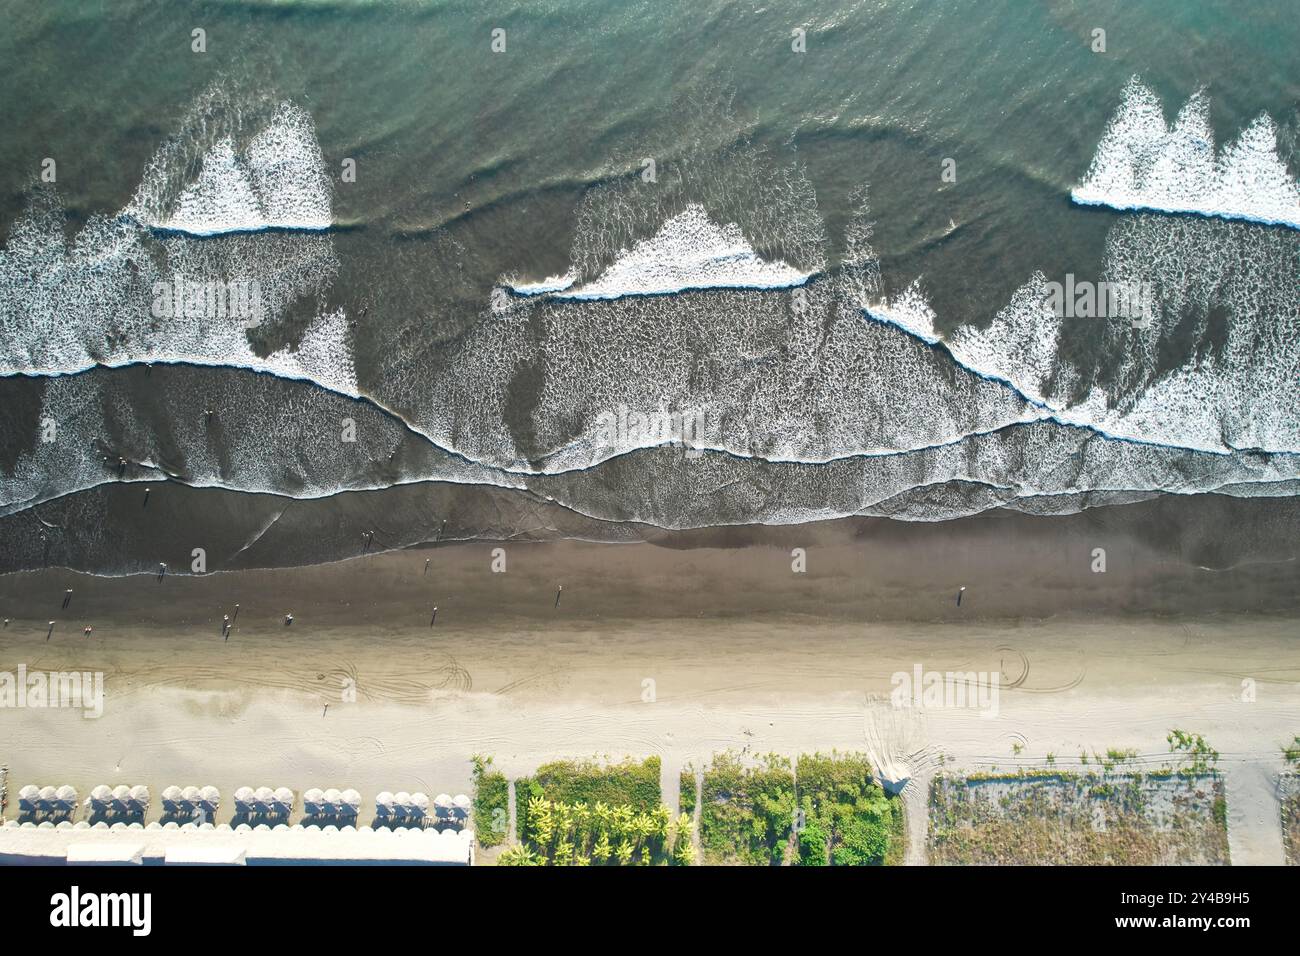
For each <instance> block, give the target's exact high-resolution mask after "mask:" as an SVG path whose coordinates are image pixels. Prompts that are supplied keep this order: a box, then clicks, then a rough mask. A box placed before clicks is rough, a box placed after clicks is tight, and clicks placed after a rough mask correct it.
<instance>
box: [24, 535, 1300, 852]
mask: <svg viewBox="0 0 1300 956" xmlns="http://www.w3.org/2000/svg"><path fill="white" fill-rule="evenodd" d="M1022 520H1023V519H1022ZM1033 520H1051V519H1033ZM800 530H802V531H803V533H804V535H805V536H806V538H807V540H808V544H807V549H808V554H807V558H808V571H807V573H806V574H795V573H792V571H791V560H792V559H791V555H790V550H789V549H790V546H791V542H790V540H782V541H781V542H780V546H779V547H778V546H776V545H774V544H762V543H752V542H751V543H750V546H748V547H745V548H740V549H736V548H722V547H717V548H693V549H690V550H682V549H672V548H665V547H659V546H656V545H652V544H636V545H596V544H583V543H577V542H558V543H544V544H541V543H539V544H518V545H506V546H505V549H506V560H507V562H508V563H507V568H508V570H507V571H506V572H505V573H501V574H497V573H493V572H492V571H491V562H492V553H491V552H492V548H493V547H494V546H493V545H488V544H476V545H457V546H453V547H442V548H437V549H431V550H423V551H407V552H400V553H395V554H384V555H375V556H371V557H366V558H361V559H356V560H353V561H348V562H342V563H337V564H331V565H323V566H318V567H313V568H303V569H296V570H275V571H243V572H233V573H223V574H213V575H208V576H205V577H201V578H182V577H179V576H169V577H168V578H167V579H166V580H164V581H163V582H161V583H159V582H158V581H156V580H155V579H154V578H153V577H151V576H135V577H128V578H116V579H105V578H94V577H90V576H86V575H80V574H74V573H72V572H66V571H57V570H47V571H40V572H31V573H23V574H12V575H6V576H4V577H0V614H2V615H3V616H5V617H9V618H11V619H12V620H11V623H10V624H9V625H8V627H7V628H5V629H4V630H3V631H0V671H4V670H7V671H14V670H15V669H16V668H17V666H18V665H19V664H26V665H27V667H28V668H29V669H32V670H36V669H40V670H72V669H76V670H90V671H96V670H102V671H103V672H104V673H105V681H106V702H105V712H104V715H103V717H102V718H100V719H98V720H88V719H84V718H82V717H81V716H80V715H79V713H78V712H76V711H72V710H36V709H26V710H21V709H13V710H5V711H0V731H2V732H0V762H4V763H7V764H8V766H9V769H10V778H9V779H10V792H11V799H12V795H13V794H15V793H16V790H17V788H18V787H20V786H22V785H24V784H27V783H37V784H42V785H43V784H63V783H71V784H73V785H74V786H76V787H78V789H79V790H80V791H81V792H82V793H83V795H84V794H85V792H86V791H88V790H89V788H90V787H92V786H94V785H96V784H99V783H107V784H117V783H128V784H136V783H144V784H147V785H148V786H150V787H151V788H152V790H153V793H154V794H155V799H156V798H157V795H158V794H159V793H160V791H161V789H162V788H163V787H164V786H167V785H169V784H176V785H181V786H184V785H189V784H195V785H206V784H214V785H216V786H218V787H219V788H220V789H221V790H222V793H223V794H224V795H225V797H226V799H227V801H228V800H229V798H230V795H231V793H233V790H234V789H235V788H236V787H238V786H245V785H247V786H261V785H267V786H272V787H278V786H289V787H292V788H294V789H295V790H299V791H301V790H303V789H305V788H307V787H312V786H318V787H329V786H335V787H340V788H342V787H355V788H357V789H358V790H360V791H361V792H362V794H363V795H364V796H365V797H366V799H367V800H370V799H372V798H373V796H374V794H375V793H377V792H378V791H380V790H392V791H397V790H409V791H415V790H423V791H426V792H429V793H431V794H433V793H438V792H442V791H446V792H451V793H456V792H469V790H470V787H471V778H470V763H469V757H470V756H471V755H472V754H475V753H483V754H492V755H495V758H496V762H497V764H498V765H499V766H500V767H501V768H502V769H503V770H504V771H505V772H506V773H507V774H508V775H510V776H511V777H515V776H519V775H522V774H526V773H529V772H531V771H532V770H533V769H534V768H535V767H536V766H537V765H538V764H539V763H542V762H544V761H546V760H549V759H554V758H556V757H561V756H592V755H608V756H610V757H613V758H620V757H622V756H624V755H634V756H644V755H650V754H658V755H661V756H662V757H663V760H664V780H665V787H666V790H665V792H666V793H667V794H669V796H670V803H672V802H674V801H673V800H672V799H671V795H672V794H675V791H676V780H677V774H678V770H679V769H680V767H681V766H683V765H684V764H685V763H687V762H694V763H695V764H696V765H697V766H698V765H699V764H700V763H701V762H702V761H704V760H707V758H708V757H709V755H710V754H712V753H714V752H716V751H719V750H722V749H726V748H729V747H730V748H738V749H748V750H750V751H752V752H755V753H762V752H767V751H778V752H783V753H787V754H795V753H798V752H801V751H812V750H819V749H820V750H823V751H828V750H830V749H831V748H838V749H840V750H869V751H870V752H872V753H873V755H875V756H876V757H877V759H885V758H888V757H890V756H891V755H892V756H894V757H895V758H898V759H900V760H901V761H903V762H904V763H905V764H906V765H907V766H909V767H910V768H912V771H913V773H914V774H915V775H916V778H915V779H914V781H913V783H912V785H910V786H909V788H908V790H909V793H908V799H909V804H910V805H911V806H912V807H913V808H916V809H920V808H922V807H923V795H924V792H925V787H926V785H927V783H928V775H929V774H930V773H932V772H933V770H934V769H936V768H937V767H938V766H940V765H941V764H943V765H946V766H949V767H955V768H958V769H966V770H976V769H991V768H993V767H997V768H999V769H1012V768H1015V767H1017V766H1032V765H1041V764H1042V761H1043V759H1044V757H1045V755H1046V754H1047V753H1054V754H1055V755H1056V757H1057V764H1058V766H1063V767H1068V766H1071V765H1072V764H1074V763H1076V762H1077V760H1078V756H1079V753H1080V751H1081V750H1087V751H1089V752H1092V751H1094V750H1095V751H1099V752H1104V751H1105V749H1106V748H1108V747H1119V748H1129V747H1132V748H1135V749H1137V750H1138V751H1139V753H1140V754H1142V755H1143V758H1144V759H1145V761H1146V762H1147V763H1148V764H1150V765H1152V766H1154V765H1158V764H1160V763H1163V762H1165V761H1166V760H1167V756H1168V755H1167V747H1166V744H1165V735H1166V734H1167V733H1168V731H1169V730H1170V729H1171V728H1173V727H1180V728H1184V729H1186V730H1189V731H1192V732H1196V733H1201V734H1203V735H1204V736H1205V737H1206V738H1207V739H1208V740H1209V741H1210V743H1211V744H1213V745H1214V746H1215V747H1216V748H1218V749H1219V750H1220V751H1221V752H1222V754H1223V757H1222V760H1221V764H1220V766H1221V768H1222V769H1224V770H1225V771H1226V772H1227V774H1228V777H1227V779H1228V800H1229V812H1230V834H1231V849H1232V856H1233V860H1234V862H1236V863H1280V862H1281V860H1282V840H1281V832H1280V825H1279V822H1278V803H1277V799H1276V796H1275V792H1274V781H1275V778H1276V775H1277V773H1278V771H1279V770H1280V769H1281V766H1282V762H1281V755H1280V750H1279V748H1280V745H1281V744H1282V743H1283V742H1284V741H1287V740H1290V739H1291V738H1292V737H1293V736H1294V735H1295V734H1296V733H1297V732H1300V628H1298V627H1297V620H1298V619H1300V614H1298V613H1297V611H1296V609H1295V608H1294V603H1295V601H1296V596H1295V595H1296V588H1295V587H1294V584H1295V564H1294V562H1282V563H1276V564H1265V565H1257V566H1249V567H1243V568H1239V569H1237V570H1235V571H1233V570H1229V571H1220V572H1209V571H1203V570H1199V569H1196V568H1194V567H1189V566H1188V565H1187V564H1185V563H1179V562H1174V561H1171V560H1168V556H1167V555H1161V554H1157V553H1151V552H1144V551H1141V550H1140V549H1138V548H1137V547H1136V546H1133V547H1130V548H1129V549H1128V550H1127V551H1126V550H1125V544H1124V542H1122V541H1120V540H1118V539H1117V540H1116V541H1115V542H1114V543H1113V544H1112V548H1113V549H1118V550H1113V552H1112V555H1111V562H1112V564H1111V567H1110V568H1109V569H1108V571H1107V573H1106V574H1104V575H1102V574H1094V573H1092V572H1091V570H1090V568H1089V562H1090V549H1089V548H1087V547H1085V545H1087V544H1088V543H1089V542H1088V541H1086V540H1084V539H1082V538H1081V539H1079V540H1077V541H1066V542H1061V541H1058V542H1056V545H1055V546H1052V545H1051V544H1050V541H1049V539H1047V538H1044V539H1043V540H1041V541H1038V542H1037V543H1035V542H1034V541H1033V540H1032V539H1031V538H1029V537H1027V536H1025V535H1023V534H1022V535H1020V536H1019V537H1014V538H1013V539H1012V543H1016V542H1020V543H1021V544H1022V545H1023V546H1022V547H1019V548H1007V547H1005V546H1002V547H993V546H990V545H989V544H988V542H984V543H983V544H979V543H976V542H973V541H972V540H959V539H956V538H955V537H954V536H952V535H949V536H948V537H947V538H946V539H945V538H944V537H943V536H939V535H931V534H930V532H927V533H926V535H925V536H917V537H916V540H915V541H914V542H912V543H911V544H909V543H908V542H907V541H903V542H902V543H898V542H895V544H896V546H894V547H890V548H887V549H886V548H879V547H875V546H874V545H873V542H872V541H871V540H870V539H863V538H862V537H861V536H860V535H857V534H854V533H850V532H849V531H846V530H845V527H844V526H841V525H836V526H820V527H819V528H807V529H787V530H786V531H785V532H782V533H783V534H786V535H787V536H788V535H790V534H794V533H796V532H798V531H800ZM935 542H940V543H941V545H936V543H935ZM1005 544H1006V542H1003V545H1005ZM426 559H428V560H429V561H430V567H429V571H428V573H427V574H426V573H425V572H424V565H425V561H426ZM1116 562H1118V564H1117V563H1116ZM561 583H562V584H563V585H564V591H563V595H562V598H561V601H560V605H559V607H558V608H556V607H555V606H554V600H555V594H556V589H557V586H558V585H559V584H561ZM961 585H965V586H967V588H968V590H967V591H966V593H965V597H964V599H963V602H962V606H961V608H960V609H959V608H958V607H957V606H956V602H955V597H956V588H957V587H959V586H961ZM68 587H71V588H73V589H74V594H73V600H72V602H71V605H70V607H69V608H68V610H66V611H64V610H62V609H61V607H60V605H61V602H62V598H63V594H64V589H65V588H68ZM1256 593H1262V594H1265V595H1266V600H1263V601H1261V602H1260V603H1261V604H1263V605H1265V606H1268V607H1269V608H1270V609H1271V613H1268V614H1260V613H1256V614H1252V613H1243V612H1237V613H1232V614H1225V613H1211V612H1209V611H1207V610H1205V608H1210V607H1224V606H1237V605H1239V604H1241V603H1244V601H1243V599H1242V595H1243V594H1246V595H1253V594H1256ZM236 602H238V603H239V604H240V611H239V615H238V619H237V621H236V624H235V626H234V628H233V629H232V631H231V635H230V638H229V640H228V641H226V640H223V639H222V634H221V620H222V615H223V614H233V611H234V605H235V603H236ZM434 605H437V606H438V608H439V611H438V616H437V622H436V624H435V625H434V626H433V627H430V626H429V618H430V615H431V611H432V608H433V606H434ZM1189 605H1190V606H1191V607H1193V608H1195V609H1196V613H1182V614H1177V615H1175V614H1171V613H1170V609H1171V608H1179V607H1183V608H1186V607H1187V606H1189ZM289 612H292V613H293V614H294V617H295V620H294V623H293V625H292V626H291V627H286V626H285V625H284V624H283V615H284V614H285V613H289ZM51 619H53V620H56V621H57V624H56V627H55V631H54V634H53V636H52V637H51V638H50V640H48V641H46V639H45V638H46V632H47V627H48V625H47V622H48V621H49V620H51ZM86 625H93V626H94V633H93V635H92V636H91V637H89V638H86V637H83V636H82V628H83V627H84V626H86ZM918 664H919V665H921V666H922V667H923V668H925V669H926V670H927V671H949V670H958V671H977V672H981V671H982V672H990V673H995V674H997V675H998V676H999V680H1000V682H1001V684H1002V686H1001V688H1000V693H999V698H998V702H997V703H998V707H997V713H996V715H991V716H990V715H982V714H981V713H980V712H979V711H977V710H972V709H963V708H949V709H927V710H926V711H924V712H923V713H917V712H914V711H908V710H898V709H895V708H893V707H892V706H890V704H889V703H888V701H887V699H886V698H888V695H889V693H890V691H891V675H893V674H894V673H895V672H899V671H905V672H909V673H910V672H911V671H912V670H913V668H914V666H915V665H918ZM1244 680H1253V681H1254V682H1255V684H1254V687H1255V700H1254V701H1253V702H1247V701H1246V700H1243V683H1242V682H1243V681H1244ZM349 681H351V682H355V688H356V697H357V699H356V702H355V703H353V702H347V701H345V699H344V690H345V688H346V687H347V686H349V685H348V682H349ZM647 681H653V685H652V686H653V698H654V699H653V700H647V699H645V698H646V697H648V696H650V695H649V694H648V693H647V688H648V687H650V686H651V685H649V684H647V683H646V682H647ZM1011 685H1014V686H1011ZM327 704H328V711H326V705H327ZM1017 744H1019V745H1021V747H1022V748H1023V749H1022V750H1021V752H1020V753H1019V755H1015V754H1013V750H1014V749H1015V747H1016V745H1017ZM226 810H227V811H228V810H229V807H227V808H226ZM12 812H13V808H12V807H11V813H12ZM366 812H368V808H367V810H366V811H363V816H364V814H365V813H366ZM223 815H224V814H223ZM910 826H911V827H912V839H911V841H910V848H911V859H910V861H911V862H924V845H923V844H924V840H923V829H922V828H923V826H924V820H923V818H922V816H921V815H920V814H918V813H913V814H912V816H911V821H910Z"/></svg>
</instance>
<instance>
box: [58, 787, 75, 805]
mask: <svg viewBox="0 0 1300 956" xmlns="http://www.w3.org/2000/svg"><path fill="white" fill-rule="evenodd" d="M55 796H56V797H57V798H58V800H59V803H61V804H63V806H64V807H65V808H68V809H71V808H72V807H75V806H76V805H77V791H76V788H75V787H72V786H70V785H69V784H66V783H65V784H64V785H63V786H61V787H59V789H58V792H57V793H56V794H55Z"/></svg>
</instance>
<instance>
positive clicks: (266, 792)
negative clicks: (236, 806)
mask: <svg viewBox="0 0 1300 956" xmlns="http://www.w3.org/2000/svg"><path fill="white" fill-rule="evenodd" d="M274 802H275V791H274V790H272V789H271V788H270V787H258V788H257V789H256V790H255V791H253V806H254V807H255V808H256V810H257V812H258V813H269V812H270V811H271V804H273V803H274Z"/></svg>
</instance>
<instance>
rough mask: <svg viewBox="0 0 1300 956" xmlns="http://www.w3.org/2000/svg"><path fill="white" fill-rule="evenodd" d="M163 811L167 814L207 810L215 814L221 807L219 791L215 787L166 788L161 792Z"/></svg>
mask: <svg viewBox="0 0 1300 956" xmlns="http://www.w3.org/2000/svg"><path fill="white" fill-rule="evenodd" d="M162 803H163V811H164V812H167V813H177V812H184V813H188V812H192V811H194V810H207V811H210V812H213V813H215V812H216V810H217V807H219V806H221V791H220V790H218V789H217V788H216V787H167V788H166V789H164V790H163V792H162Z"/></svg>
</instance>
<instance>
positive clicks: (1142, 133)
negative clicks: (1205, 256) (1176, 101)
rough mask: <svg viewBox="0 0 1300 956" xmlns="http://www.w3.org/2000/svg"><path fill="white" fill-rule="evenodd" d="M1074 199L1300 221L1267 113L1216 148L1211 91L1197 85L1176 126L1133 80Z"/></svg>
mask: <svg viewBox="0 0 1300 956" xmlns="http://www.w3.org/2000/svg"><path fill="white" fill-rule="evenodd" d="M1071 195H1072V196H1073V198H1074V201H1075V202H1078V203H1083V204H1087V205H1103V206H1112V207H1114V208H1117V209H1154V210H1160V211H1163V212H1176V213H1198V214H1200V215H1204V216H1219V217H1222V218H1226V219H1246V220H1251V221H1254V222H1261V223H1270V224H1278V225H1285V226H1290V227H1292V228H1295V229H1300V184H1297V182H1296V180H1295V179H1294V177H1292V176H1291V175H1290V173H1289V172H1288V170H1287V167H1286V163H1284V162H1283V161H1282V158H1281V157H1280V156H1279V155H1278V147H1277V126H1276V124H1275V123H1274V122H1273V120H1272V118H1271V117H1269V116H1268V115H1267V114H1261V115H1260V116H1259V117H1258V118H1256V119H1255V120H1254V121H1253V122H1252V123H1251V124H1250V125H1249V126H1247V127H1246V129H1244V130H1243V131H1242V132H1241V134H1240V136H1239V137H1238V138H1237V139H1236V140H1234V141H1233V142H1231V143H1229V144H1228V145H1227V146H1226V147H1225V148H1224V149H1223V150H1222V151H1221V152H1219V154H1218V155H1217V156H1216V155H1215V149H1214V135H1213V132H1212V130H1211V127H1210V105H1209V98H1208V97H1207V96H1206V94H1205V92H1204V91H1198V92H1197V93H1195V94H1194V95H1193V96H1192V98H1191V99H1190V100H1188V102H1187V104H1186V105H1185V106H1184V107H1183V109H1182V110H1181V111H1180V112H1179V114H1178V118H1177V120H1176V121H1175V122H1174V125H1173V126H1172V127H1169V126H1167V125H1166V123H1165V117H1164V111H1163V109H1162V107H1161V103H1160V100H1159V98H1158V97H1157V96H1156V94H1155V93H1154V92H1152V90H1151V89H1150V88H1149V87H1147V86H1146V85H1145V84H1143V83H1142V81H1141V80H1140V79H1139V78H1138V77H1134V78H1133V79H1132V80H1130V81H1129V84H1128V86H1127V87H1125V90H1124V99H1123V102H1122V103H1121V104H1120V106H1119V109H1118V110H1116V112H1115V115H1114V116H1113V117H1112V118H1111V120H1110V123H1109V124H1108V125H1107V127H1106V131H1105V133H1104V134H1103V135H1102V138H1101V142H1100V143H1099V144H1098V146H1097V152H1096V154H1095V156H1094V157H1093V160H1092V164H1091V166H1089V168H1088V172H1087V174H1086V175H1085V176H1084V178H1083V181H1082V182H1080V183H1079V185H1078V186H1076V187H1075V188H1074V190H1073V191H1072V193H1071Z"/></svg>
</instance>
